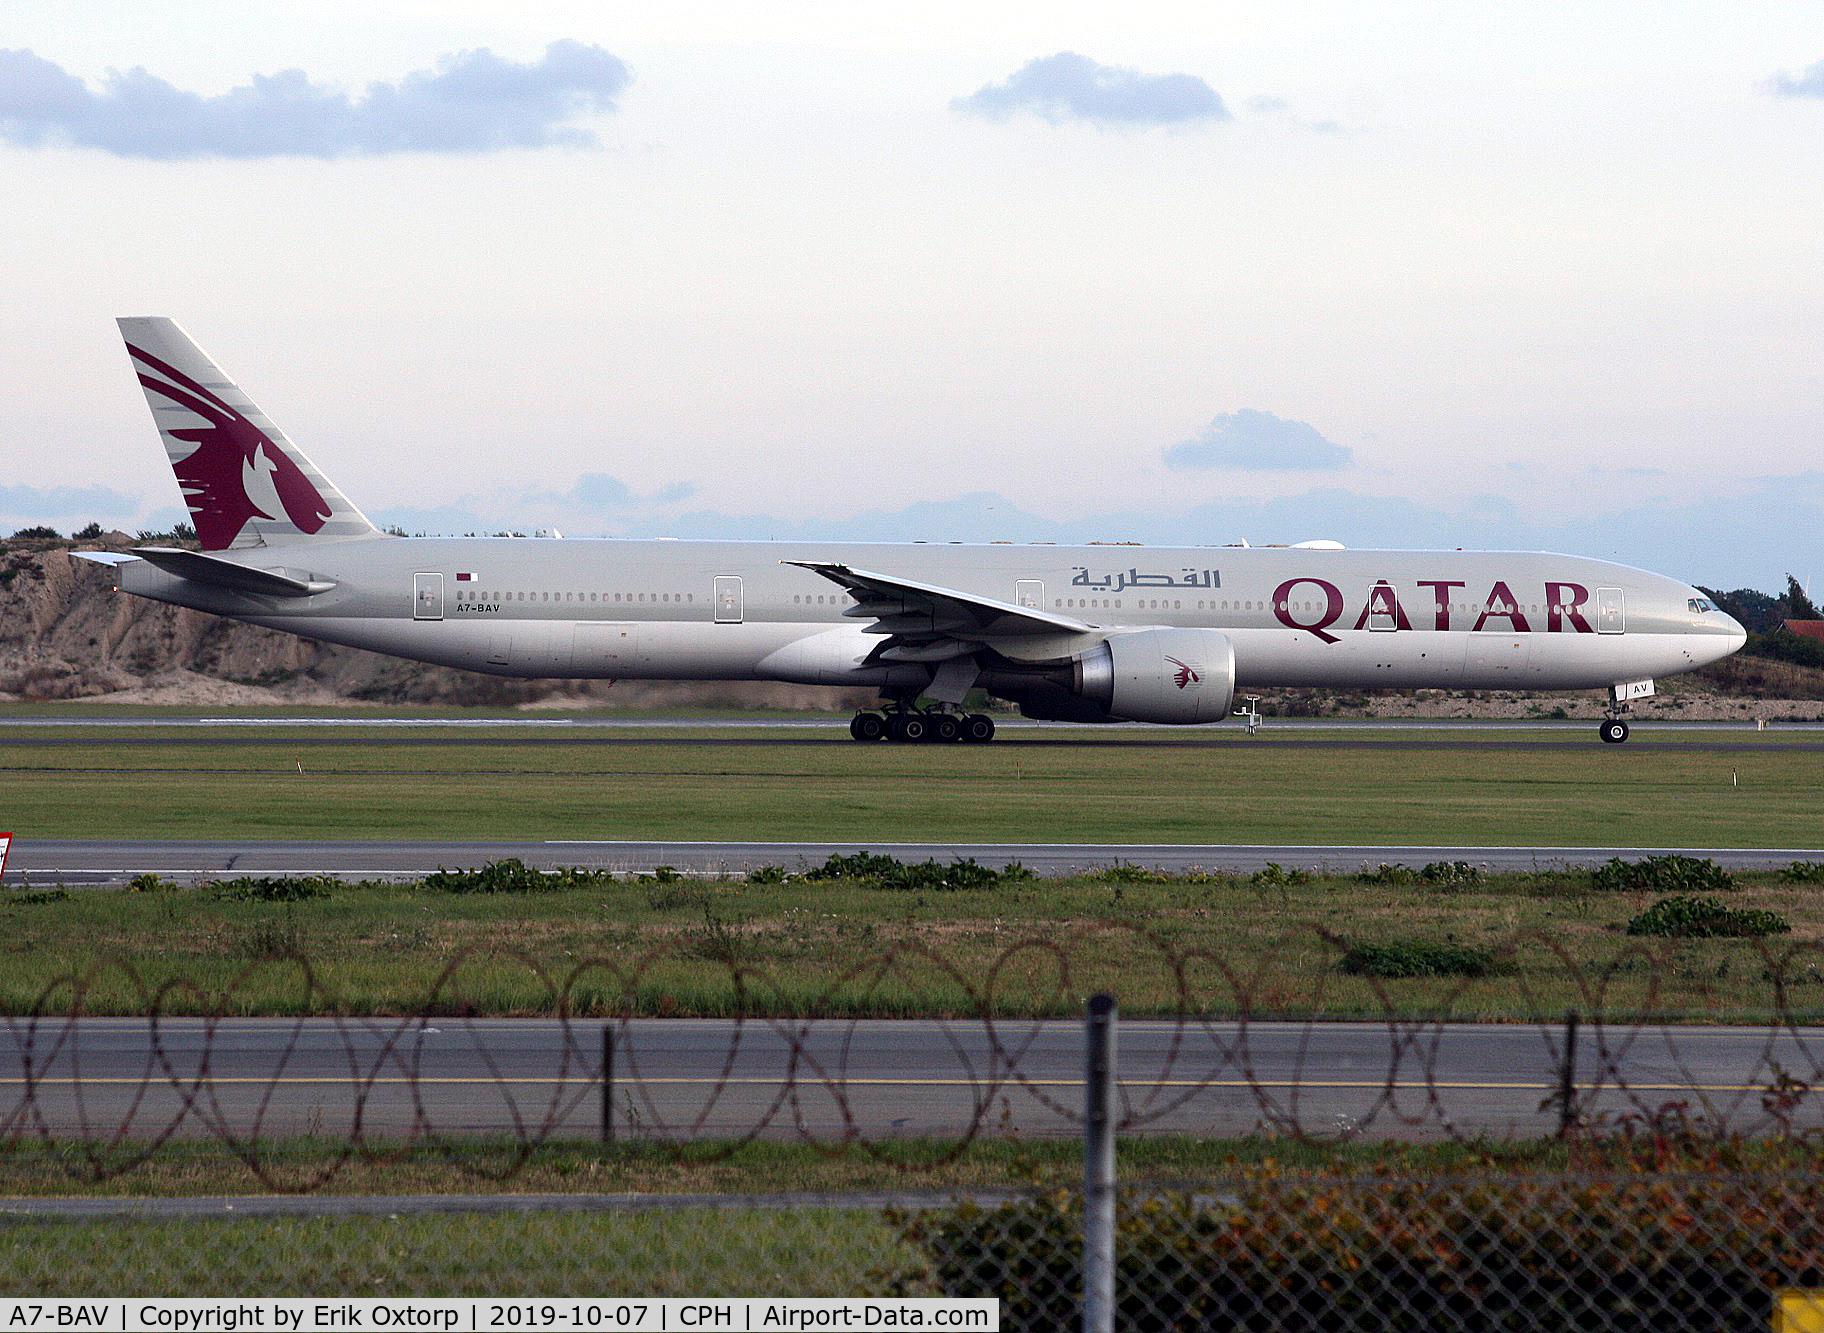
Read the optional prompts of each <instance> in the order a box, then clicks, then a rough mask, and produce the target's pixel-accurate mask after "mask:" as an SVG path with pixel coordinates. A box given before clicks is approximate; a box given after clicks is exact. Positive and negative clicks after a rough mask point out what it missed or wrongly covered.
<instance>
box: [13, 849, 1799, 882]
mask: <svg viewBox="0 0 1824 1333" xmlns="http://www.w3.org/2000/svg"><path fill="white" fill-rule="evenodd" d="M858 851H869V852H876V853H880V854H883V855H888V856H894V857H897V858H899V859H900V860H902V861H925V860H937V861H949V860H953V859H955V858H957V857H969V858H973V859H974V860H976V861H978V862H980V863H981V864H983V865H988V866H995V867H1003V866H1006V865H1008V864H1009V863H1011V862H1014V861H1018V862H1019V863H1020V864H1021V865H1024V866H1026V867H1027V868H1028V869H1030V870H1032V871H1033V872H1035V873H1037V874H1041V875H1064V874H1069V873H1073V872H1077V871H1088V870H1095V869H1099V868H1102V867H1106V866H1110V865H1114V864H1116V863H1123V864H1128V865H1135V866H1144V867H1147V868H1149V869H1156V870H1161V871H1168V872H1178V873H1183V872H1187V871H1192V870H1200V871H1209V872H1224V871H1234V872H1238V873H1242V874H1252V873H1253V872H1255V871H1257V870H1260V869H1262V868H1264V867H1265V866H1266V865H1268V864H1269V863H1272V864H1277V865H1280V866H1284V867H1286V868H1288V869H1290V868H1294V867H1297V868H1302V869H1308V870H1314V871H1334V872H1338V873H1354V872H1355V871H1357V870H1360V869H1361V868H1362V867H1363V866H1368V867H1374V866H1377V865H1380V864H1382V863H1386V864H1389V865H1406V866H1412V867H1415V868H1416V867H1421V866H1424V865H1426V864H1428V863H1430V862H1433V861H1468V862H1470V863H1471V864H1473V865H1477V866H1480V867H1482V868H1483V869H1485V870H1490V871H1531V870H1553V869H1563V868H1577V867H1584V866H1592V865H1600V864H1602V863H1603V862H1604V861H1607V860H1608V859H1609V858H1610V857H1617V856H1619V857H1623V858H1628V859H1632V858H1638V857H1643V856H1655V855H1662V854H1666V853H1673V852H1676V853H1679V854H1681V855H1686V856H1696V857H1710V858H1712V859H1713V860H1715V861H1716V862H1717V863H1718V864H1719V865H1722V866H1725V867H1727V868H1729V869H1731V870H1768V869H1776V868H1779V867H1783V866H1786V865H1788V864H1790V863H1791V862H1793V861H1817V860H1824V849H1819V848H1816V847H1777V848H1741V847H1479V846H1467V845H1437V846H1397V847H1396V846H1386V847H1383V846H1325V845H1318V844H1307V845H1283V846H1271V845H1242V844H1234V845H1227V844H1213V843H1212V844H1201V843H1182V844H1180V843H1088V842H1081V843H960V842H959V843H897V842H584V841H578V842H443V841H424V842H310V841H302V840H270V839H269V840H263V841H250V842H230V841H225V840H224V841H213V840H193V841H170V842H141V841H113V840H108V839H64V840H41V839H34V838H22V837H15V838H14V840H13V844H12V850H11V853H10V855H9V856H8V858H7V862H6V873H5V875H4V883H5V884H6V885H7V886H9V887H12V888H24V887H27V886H29V887H31V888H35V889H44V888H51V887H58V886H61V887H65V888H95V887H107V886H115V885H120V884H124V883H126V882H127V881H128V880H130V879H131V878H133V876H135V875H138V874H142V873H144V872H147V871H150V872H152V873H155V874H157V875H158V876H159V877H160V878H161V879H165V880H169V881H171V882H173V883H180V884H181V883H194V882H197V881H199V880H204V879H221V878H226V877H233V876H239V875H316V874H324V875H333V876H335V877H337V878H340V879H346V880H362V879H408V878H415V877H418V876H422V875H426V874H429V873H431V872H433V871H435V870H438V869H443V868H448V869H472V868H475V867H478V866H481V865H485V864H486V863H487V862H489V861H499V860H504V859H505V858H507V857H518V858H519V859H520V860H521V861H523V862H525V864H527V865H528V866H532V867H534V868H535V869H541V870H553V869H557V868H558V867H563V866H578V867H584V868H588V869H600V870H612V871H617V872H627V873H634V872H642V873H643V872H650V871H652V870H653V869H655V868H656V867H658V866H670V867H672V868H673V869H675V870H679V871H683V872H685V873H688V874H693V875H736V874H741V873H744V872H746V871H748V870H752V869H754V868H755V867H758V866H785V867H787V868H795V867H800V866H810V865H818V864H821V863H822V862H823V861H825V860H827V859H828V858H829V857H830V856H831V855H833V854H837V853H841V854H844V855H846V854H849V853H853V852H858Z"/></svg>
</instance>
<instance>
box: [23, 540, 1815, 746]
mask: <svg viewBox="0 0 1824 1333" xmlns="http://www.w3.org/2000/svg"><path fill="white" fill-rule="evenodd" d="M110 536H111V537H112V538H114V540H104V541H103V542H102V543H100V544H101V545H105V546H108V547H110V548H111V549H115V550H122V549H125V548H126V546H127V545H128V544H129V539H128V538H127V537H126V535H125V534H124V533H116V534H110ZM1660 689H1661V693H1660V694H1659V696H1658V697H1657V698H1656V699H1655V700H1654V701H1653V702H1652V703H1651V704H1650V705H1649V706H1648V709H1649V711H1650V713H1651V714H1653V715H1661V716H1667V717H1674V718H1687V719H1692V720H1700V719H1701V720H1716V719H1728V720H1743V721H1752V720H1754V719H1755V718H1764V719H1766V720H1768V721H1778V720H1782V719H1784V720H1794V719H1803V720H1812V719H1824V671H1817V670H1813V669H1809V668H1805V667H1798V666H1793V665H1790V664H1788V663H1782V662H1772V661H1767V660H1766V659H1762V658H1744V657H1739V656H1738V657H1734V658H1731V659H1729V660H1728V661H1726V662H1721V663H1718V664H1717V665H1716V666H1713V667H1709V668H1706V669H1705V670H1704V671H1701V672H1697V673H1694V674H1693V675H1690V676H1679V677H1674V678H1672V679H1670V680H1667V681H1662V682H1661V684H1660ZM66 699H97V700H106V701H108V702H112V703H150V704H173V705H180V706H196V707H211V708H213V707H232V706H243V707H251V706H258V705H285V704H317V705H333V704H354V703H400V704H438V703H440V704H463V705H472V706H486V707H520V708H558V707H584V708H611V709H618V708H626V709H635V708H658V707H708V708H717V707H740V708H778V709H793V710H810V709H827V710H833V711H838V710H846V709H849V708H853V707H857V706H860V705H863V704H866V703H869V702H872V699H873V693H872V691H866V690H841V691H839V690H829V689H820V688H817V687H815V686H794V685H766V684H743V683H739V682H713V683H703V684H697V683H691V684H686V683H669V682H654V681H624V682H612V681H550V680H540V681H524V680H511V679H506V678H503V677H498V676H485V675H480V674H478V673H475V672H469V671H455V670H451V669H449V668H447V667H434V666H424V665H421V664H419V663H416V662H402V661H400V660H398V659H397V658H392V657H382V656H380V655H378V654H375V653H369V652H363V651H362V650H360V649H358V648H342V647H338V646H336V645H334V644H324V643H317V642H315V641H314V640H310V639H300V638H298V637H297V636H295V635H291V634H280V633H278V632H276V631H274V630H264V629H258V628H255V627H254V626H251V625H242V624H238V623H236V622H234V621H230V620H223V619H221V618H220V617H217V616H208V615H203V614H202V613H200V612H196V611H186V610H183V609H181V608H179V607H174V606H167V605H164V604H163V603H160V602H149V601H146V600H145V599H144V598H140V597H130V596H126V595H124V594H121V593H117V592H115V591H114V590H113V588H112V578H111V575H110V574H109V573H108V571H107V570H105V569H103V568H102V567H100V566H98V565H95V564H92V563H90V562H89V561H86V560H79V559H76V558H75V557H73V556H72V555H71V554H70V552H69V550H68V549H67V545H66V544H65V543H61V542H54V541H38V540H23V539H14V540H11V541H6V542H0V700H8V701H17V700H66ZM1603 702H1604V699H1603V694H1602V692H1601V691H1583V692H1579V693H1573V694H1565V695H1530V694H1519V693H1511V692H1505V691H1452V690H1404V691H1400V690H1385V691H1341V692H1326V691H1321V690H1275V691H1267V692H1263V694H1262V696H1261V709H1262V711H1263V712H1271V713H1274V714H1276V715H1278V716H1281V717H1288V716H1294V717H1503V718H1505V717H1513V718H1525V717H1575V718H1591V719H1594V718H1596V717H1598V716H1600V715H1601V713H1602V707H1603Z"/></svg>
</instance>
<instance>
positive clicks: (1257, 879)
mask: <svg viewBox="0 0 1824 1333" xmlns="http://www.w3.org/2000/svg"><path fill="white" fill-rule="evenodd" d="M1310 882H1311V872H1310V871H1309V870H1301V869H1300V868H1299V867H1297V866H1294V867H1292V869H1290V870H1287V869H1286V868H1285V867H1284V866H1282V865H1281V864H1280V863H1279V862H1277V861H1269V862H1267V863H1266V865H1264V866H1262V867H1261V868H1260V869H1259V870H1256V871H1255V872H1254V873H1253V874H1252V875H1249V876H1248V883H1250V884H1252V885H1253V886H1254V887H1255V888H1257V889H1266V888H1275V889H1276V888H1282V887H1285V886H1288V885H1297V884H1309V883H1310Z"/></svg>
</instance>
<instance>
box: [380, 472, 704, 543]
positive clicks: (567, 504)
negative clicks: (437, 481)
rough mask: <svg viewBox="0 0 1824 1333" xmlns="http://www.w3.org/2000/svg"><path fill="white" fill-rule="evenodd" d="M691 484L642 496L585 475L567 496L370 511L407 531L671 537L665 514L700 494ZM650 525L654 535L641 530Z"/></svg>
mask: <svg viewBox="0 0 1824 1333" xmlns="http://www.w3.org/2000/svg"><path fill="white" fill-rule="evenodd" d="M695 492H696V487H695V486H693V485H692V484H691V483H689V482H682V481H680V482H672V483H670V484H668V485H665V486H661V487H660V488H659V489H657V490H655V491H651V492H648V493H645V494H641V493H640V492H638V491H635V490H634V489H633V488H632V487H631V486H629V485H627V483H626V482H624V481H622V480H621V479H620V478H619V477H612V476H609V475H608V474H607V473H605V472H585V473H583V474H582V475H581V476H580V477H578V478H577V479H576V484H575V485H574V486H572V487H571V488H570V489H569V490H567V491H548V490H535V489H532V488H526V489H521V490H517V491H514V490H509V491H503V492H499V493H495V494H490V495H485V496H477V495H465V496H463V497H462V498H461V499H459V500H457V501H455V502H453V503H450V504H445V505H440V506H438V507H436V508H431V509H417V508H410V507H406V506H398V507H394V508H389V509H377V510H371V511H370V512H369V517H371V518H373V519H374V520H375V521H376V522H378V523H381V524H384V525H390V526H393V527H397V528H401V529H403V530H404V531H406V532H412V533H418V532H422V533H427V534H431V535H442V536H454V535H459V534H462V533H467V532H503V531H514V532H531V531H532V530H533V529H535V528H548V527H554V526H555V527H557V528H559V529H561V530H562V531H564V532H567V533H570V534H571V535H573V536H615V537H623V536H635V535H655V536H656V535H661V533H662V534H663V535H666V536H669V535H671V534H670V527H669V520H668V519H666V518H665V517H664V514H667V513H671V512H673V511H674V509H675V506H676V505H677V504H678V503H679V502H680V501H683V500H687V499H689V498H690V496H691V495H693V494H695ZM640 523H646V524H648V526H649V528H650V531H648V530H647V529H642V528H639V527H638V525H639V524H640Z"/></svg>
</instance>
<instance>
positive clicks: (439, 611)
mask: <svg viewBox="0 0 1824 1333" xmlns="http://www.w3.org/2000/svg"><path fill="white" fill-rule="evenodd" d="M412 580H413V583H414V585H415V587H414V595H413V597H412V619H413V620H442V619H443V575H441V574H414V575H412Z"/></svg>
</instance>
